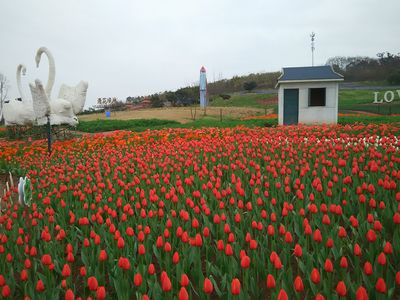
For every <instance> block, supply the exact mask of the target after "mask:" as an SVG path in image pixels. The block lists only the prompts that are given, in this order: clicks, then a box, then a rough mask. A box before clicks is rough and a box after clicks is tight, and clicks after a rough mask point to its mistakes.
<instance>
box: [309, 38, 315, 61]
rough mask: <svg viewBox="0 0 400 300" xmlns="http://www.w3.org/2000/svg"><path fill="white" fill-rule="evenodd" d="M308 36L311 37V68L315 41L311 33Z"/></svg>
mask: <svg viewBox="0 0 400 300" xmlns="http://www.w3.org/2000/svg"><path fill="white" fill-rule="evenodd" d="M310 36H311V63H312V66H314V50H315V45H314V41H315V33H314V32H312V33H311V35H310Z"/></svg>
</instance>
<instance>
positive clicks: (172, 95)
mask: <svg viewBox="0 0 400 300" xmlns="http://www.w3.org/2000/svg"><path fill="white" fill-rule="evenodd" d="M165 99H166V100H167V101H169V102H171V104H172V106H175V105H176V101H177V100H178V99H177V95H176V93H174V92H166V93H165Z"/></svg>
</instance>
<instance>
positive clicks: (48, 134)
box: [47, 116, 51, 155]
mask: <svg viewBox="0 0 400 300" xmlns="http://www.w3.org/2000/svg"><path fill="white" fill-rule="evenodd" d="M47 150H48V152H49V155H50V154H51V125H50V116H47Z"/></svg>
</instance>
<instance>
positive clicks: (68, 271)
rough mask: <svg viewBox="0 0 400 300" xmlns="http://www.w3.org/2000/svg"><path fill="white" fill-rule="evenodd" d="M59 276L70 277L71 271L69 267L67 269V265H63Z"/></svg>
mask: <svg viewBox="0 0 400 300" xmlns="http://www.w3.org/2000/svg"><path fill="white" fill-rule="evenodd" d="M61 275H62V276H63V277H68V276H70V275H71V269H70V267H69V265H68V264H65V265H64V267H63V269H62V272H61Z"/></svg>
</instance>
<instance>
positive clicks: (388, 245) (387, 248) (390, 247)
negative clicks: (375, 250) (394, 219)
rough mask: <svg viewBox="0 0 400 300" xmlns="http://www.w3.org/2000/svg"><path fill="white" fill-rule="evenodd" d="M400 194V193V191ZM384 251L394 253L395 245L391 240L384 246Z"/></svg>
mask: <svg viewBox="0 0 400 300" xmlns="http://www.w3.org/2000/svg"><path fill="white" fill-rule="evenodd" d="M398 194H400V193H398ZM383 252H385V254H392V253H393V247H392V244H391V243H390V242H386V244H385V246H384V247H383Z"/></svg>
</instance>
